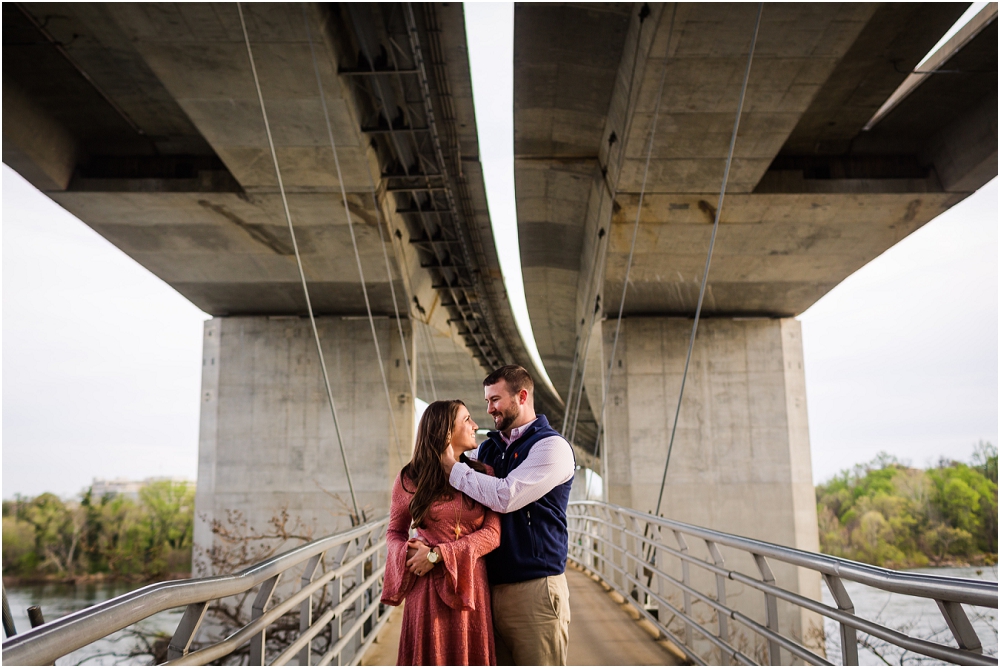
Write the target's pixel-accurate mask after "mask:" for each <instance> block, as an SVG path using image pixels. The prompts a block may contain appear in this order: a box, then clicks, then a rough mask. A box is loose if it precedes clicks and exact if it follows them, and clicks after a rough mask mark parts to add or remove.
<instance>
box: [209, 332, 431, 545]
mask: <svg viewBox="0 0 1000 668" xmlns="http://www.w3.org/2000/svg"><path fill="white" fill-rule="evenodd" d="M317 325H318V328H319V333H320V339H321V341H322V345H323V354H324V356H325V357H326V365H327V370H328V371H329V374H330V382H331V385H332V389H333V396H334V400H335V402H336V405H337V416H338V418H339V421H340V430H341V434H342V436H343V438H344V443H345V448H346V452H347V459H348V463H349V465H350V468H351V474H352V478H353V481H354V488H355V491H356V493H357V497H358V504H359V506H361V508H362V509H363V510H364V509H367V513H368V517H370V518H371V517H381V516H382V515H384V514H385V513H387V512H388V510H389V493H390V490H391V486H392V481H393V479H394V477H395V475H396V473H397V472H398V471H399V469H400V468H401V466H402V464H403V463H404V462H405V461H409V455H410V452H411V450H412V444H413V419H414V412H413V411H414V405H413V393H412V388H411V387H410V384H409V380H408V376H407V373H406V368H405V362H404V361H403V360H404V357H403V354H402V351H403V349H402V344H401V342H400V337H399V332H398V329H397V327H396V322H395V321H394V320H392V319H387V318H381V319H376V320H375V329H376V332H377V335H378V339H379V346H380V348H381V351H382V358H383V359H382V361H383V364H384V365H385V370H386V374H387V378H388V382H389V393H390V398H391V401H392V406H393V410H392V414H391V415H390V412H389V409H388V406H387V403H386V399H385V391H384V389H383V386H382V377H381V375H380V372H379V368H378V360H377V358H376V356H375V345H374V343H373V341H372V333H371V328H370V327H369V323H368V320H367V318H355V317H351V318H346V317H322V318H317ZM403 332H404V335H405V337H406V343H405V345H406V346H407V347H408V351H407V354H408V356H409V359H410V360H411V362H412V361H413V359H414V354H415V351H414V347H413V345H412V336H411V330H410V324H409V322H407V321H404V322H403ZM204 337H205V338H204V359H203V372H202V393H201V433H200V442H199V455H198V491H197V496H196V498H195V517H196V522H195V545H196V547H197V548H202V549H209V548H210V547H211V546H212V544H213V542H214V541H213V535H212V532H211V522H212V521H213V520H218V521H220V522H223V523H226V522H227V521H228V517H227V514H228V513H230V512H231V511H234V510H239V511H240V512H241V513H243V515H244V517H245V518H246V520H247V521H248V522H249V524H250V525H251V526H252V527H253V528H254V529H255V530H257V531H258V532H265V531H267V530H268V528H269V527H268V523H269V520H270V519H271V518H272V517H273V516H274V515H275V514H276V513H279V512H280V511H281V510H282V509H286V510H287V512H288V514H289V516H290V518H291V523H294V521H295V520H296V519H297V520H299V521H300V522H301V524H302V525H303V526H304V527H306V528H308V529H310V530H312V532H313V535H314V536H316V537H319V536H323V535H326V534H329V533H333V532H335V531H340V530H343V529H346V528H348V527H350V517H349V512H350V508H351V496H350V492H349V490H348V485H347V476H346V475H345V472H344V464H343V460H342V458H341V454H340V448H339V444H338V442H337V435H336V431H335V430H334V424H333V418H332V417H331V415H330V408H329V404H328V400H327V394H326V389H325V387H324V384H323V376H322V370H321V368H320V364H319V356H318V355H317V353H316V344H315V341H314V339H313V334H312V330H311V328H310V325H309V320H308V318H298V317H294V318H289V317H222V318H213V319H212V320H209V321H208V322H206V323H205V334H204ZM393 422H395V425H396V433H398V437H399V449H398V450H397V445H396V434H394V432H393V429H392V423H393ZM291 523H290V524H291ZM300 533H301V531H300Z"/></svg>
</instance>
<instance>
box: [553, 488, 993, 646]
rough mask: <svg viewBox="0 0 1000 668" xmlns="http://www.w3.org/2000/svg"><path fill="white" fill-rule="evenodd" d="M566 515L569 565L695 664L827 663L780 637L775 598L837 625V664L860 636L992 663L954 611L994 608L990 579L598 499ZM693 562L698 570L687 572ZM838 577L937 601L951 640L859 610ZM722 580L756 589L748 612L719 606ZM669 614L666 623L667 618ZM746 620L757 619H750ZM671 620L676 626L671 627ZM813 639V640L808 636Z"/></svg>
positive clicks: (972, 631)
mask: <svg viewBox="0 0 1000 668" xmlns="http://www.w3.org/2000/svg"><path fill="white" fill-rule="evenodd" d="M568 521H569V535H570V539H569V542H570V546H569V547H570V549H569V559H570V561H571V562H574V563H575V564H576V565H578V566H579V567H581V568H582V569H584V570H585V571H588V572H591V573H593V574H594V575H596V576H597V577H599V578H601V579H602V580H604V582H606V583H607V584H608V585H609V586H610V587H612V588H613V589H615V590H616V591H617V592H618V593H619V594H620V595H622V596H623V597H625V598H626V599H631V600H632V601H633V603H634V607H635V608H636V609H637V610H638V611H639V613H640V614H641V615H642V616H644V617H645V618H646V620H647V621H649V622H650V623H651V624H653V625H654V626H655V627H656V629H657V630H658V631H659V633H660V634H661V635H662V636H663V637H664V638H666V639H667V640H669V641H670V642H672V643H674V644H675V645H676V646H677V647H678V648H680V649H681V651H683V652H684V653H685V654H686V655H687V658H688V659H690V660H691V661H693V662H694V663H697V664H699V665H707V664H712V663H722V664H732V663H741V664H745V665H757V663H758V661H761V659H764V660H766V662H767V663H769V664H771V665H778V664H780V663H781V661H782V656H781V655H782V650H784V652H785V653H786V658H787V659H791V660H798V661H803V662H805V663H808V664H812V665H833V664H831V663H830V661H828V660H827V659H826V658H825V657H823V656H821V655H820V654H818V653H817V652H816V651H814V650H817V649H818V647H814V648H813V649H810V648H809V647H807V646H806V645H805V644H803V640H802V638H795V637H792V635H793V634H791V633H788V629H786V631H785V633H782V630H781V628H779V623H778V620H779V605H778V604H779V602H782V608H783V609H785V610H791V611H793V612H801V611H802V610H805V611H809V612H811V613H816V614H818V615H822V616H823V617H826V618H827V619H830V620H833V621H834V622H836V624H837V625H838V626H839V636H840V638H839V640H840V650H841V658H842V661H843V664H844V665H858V645H859V643H858V633H859V632H861V633H865V634H868V636H870V637H873V638H877V639H880V640H881V641H884V642H886V643H888V644H890V645H895V646H896V647H899V648H903V649H904V650H908V651H910V652H914V653H916V654H920V655H923V656H926V657H931V658H932V659H938V660H941V661H947V662H950V663H956V664H961V665H996V663H997V659H996V658H993V657H989V656H986V655H984V654H983V653H982V643H981V642H980V639H979V637H978V636H977V634H976V631H975V629H974V628H973V626H972V624H971V622H970V621H969V617H968V615H967V614H966V611H965V610H964V609H963V607H962V606H963V605H969V606H980V607H983V608H992V609H996V608H997V583H996V582H983V581H979V580H967V579H959V578H950V577H941V576H933V575H926V574H920V573H907V572H900V571H891V570H887V569H884V568H877V567H874V566H868V565H865V564H860V563H857V562H854V561H848V560H846V559H838V558H836V557H830V556H827V555H823V554H816V553H812V552H805V551H802V550H796V549H793V548H788V547H783V546H780V545H775V544H772V543H766V542H763V541H758V540H753V539H750V538H743V537H740V536H735V535H732V534H726V533H721V532H718V531H712V530H711V529H704V528H701V527H696V526H692V525H690V524H684V523H682V522H675V521H672V520H667V519H664V518H662V517H657V516H655V515H649V514H646V513H641V512H638V511H635V510H631V509H628V508H622V507H620V506H615V505H612V504H607V503H601V502H597V501H581V502H575V503H571V504H570V505H569V514H568ZM668 543H669V544H668ZM699 543H700V544H702V545H704V549H703V550H701V549H699V550H698V552H701V553H704V554H705V555H706V558H700V557H698V556H695V553H694V551H693V550H692V547H699V545H698V544H699ZM724 551H725V552H726V553H727V554H728V555H730V557H731V559H732V560H733V561H738V560H742V561H743V562H744V563H752V564H753V566H752V567H751V570H753V569H754V567H755V570H756V571H757V572H756V573H754V574H752V575H750V574H746V573H743V572H740V571H739V570H733V569H732V567H727V566H726V562H725V558H724V556H723V552H724ZM778 564H781V565H787V566H782V567H781V568H783V569H784V570H786V571H790V572H791V573H796V572H797V569H795V568H791V569H789V568H787V567H788V566H791V567H798V568H802V569H808V570H810V571H814V572H816V573H818V574H820V575H821V576H822V578H823V579H824V580H825V581H826V584H827V587H828V588H829V591H830V593H831V595H832V597H833V599H834V601H835V602H836V606H837V607H831V606H828V605H825V604H823V603H821V602H819V601H815V600H812V599H810V598H807V597H805V596H802V595H801V594H799V593H796V592H795V591H790V590H789V589H786V588H783V587H781V586H779V585H778V583H777V582H776V581H775V576H774V573H773V572H772V565H774V566H775V569H776V570H781V569H779V566H778ZM692 567H694V568H695V569H700V571H696V573H695V574H694V576H692ZM671 571H672V572H673V573H674V574H671ZM678 571H679V575H677V573H678ZM796 579H797V578H796ZM699 580H701V581H702V584H704V583H705V582H711V583H712V584H711V585H709V586H708V587H707V589H714V591H711V592H709V591H702V590H701V589H699V588H698V584H697V581H699ZM845 580H846V581H850V582H855V583H860V584H863V585H867V586H870V587H874V588H876V589H880V590H882V591H885V592H892V593H894V594H902V595H906V596H912V597H919V598H923V599H930V600H933V601H935V602H936V603H937V607H938V609H939V610H940V611H941V614H942V616H943V617H944V621H945V622H946V623H947V626H948V629H949V630H950V631H951V634H952V637H953V639H954V641H955V645H956V646H949V645H945V644H941V643H937V642H931V641H928V640H924V639H920V638H916V637H912V636H909V635H906V634H905V633H901V632H899V631H897V630H894V629H891V628H888V627H887V626H884V625H882V624H880V623H878V622H876V621H872V620H869V619H865V618H863V617H861V616H859V615H858V614H857V613H856V612H855V610H854V603H853V602H852V601H851V597H850V596H849V594H848V592H847V589H846V588H845V586H844V581H845ZM727 582H735V583H741V584H742V585H743V588H750V589H752V590H756V591H757V592H759V593H760V594H761V595H762V600H763V605H762V606H760V605H759V604H757V605H756V606H749V607H756V608H757V610H751V609H749V607H748V605H746V604H747V603H751V601H750V600H749V599H747V598H745V597H743V599H742V602H741V604H739V605H733V604H729V605H727V602H726V595H727V591H726V584H727ZM702 589H706V587H702ZM731 598H732V597H731ZM752 603H754V604H756V603H757V602H756V601H753V602H752ZM695 605H698V606H699V608H700V609H701V610H703V611H710V614H709V615H708V616H707V619H706V618H705V617H704V616H703V617H702V618H701V619H698V618H697V615H696V614H695V611H694V606H695ZM668 616H669V617H670V619H666V618H667V617H668ZM754 616H757V617H758V619H762V620H763V622H761V621H758V620H757V619H754V618H753V617H754ZM787 618H788V617H787V616H786V617H785V619H787ZM732 622H737V623H738V624H739V625H740V626H742V627H743V628H745V629H747V630H749V632H750V633H751V634H752V635H751V638H752V639H753V641H754V644H759V645H761V650H762V651H761V652H758V653H756V654H757V655H756V656H755V657H754V658H756V659H757V661H755V660H754V658H751V657H750V656H748V655H747V653H746V648H745V647H740V646H739V643H737V642H735V641H736V638H735V635H734V633H733V630H734V629H733V628H731V624H732ZM671 624H673V625H674V627H675V628H674V630H671V629H670V628H669V626H670V625H671ZM677 626H683V630H682V631H680V630H677V629H676V627H677ZM681 635H683V638H682V637H680V636H681ZM797 635H801V632H799V633H798V634H797ZM744 638H745V637H744ZM743 644H744V645H745V644H746V643H745V642H744V643H743ZM807 644H810V643H807ZM811 644H813V645H816V644H818V643H816V642H815V641H814V642H813V643H811ZM763 646H766V650H764V647H763ZM751 653H754V652H752V651H751ZM761 662H762V661H761Z"/></svg>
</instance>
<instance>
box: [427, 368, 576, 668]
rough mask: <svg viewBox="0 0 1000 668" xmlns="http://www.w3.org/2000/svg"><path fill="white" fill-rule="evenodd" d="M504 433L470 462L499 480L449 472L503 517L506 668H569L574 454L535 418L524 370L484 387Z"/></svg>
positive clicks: (498, 592)
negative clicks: (570, 506)
mask: <svg viewBox="0 0 1000 668" xmlns="http://www.w3.org/2000/svg"><path fill="white" fill-rule="evenodd" d="M483 387H484V390H485V394H486V404H487V411H488V412H489V414H490V416H491V417H492V418H493V423H494V425H495V426H496V431H493V432H490V435H489V437H488V438H487V440H486V441H484V442H483V443H482V444H481V445H480V446H479V448H477V449H476V450H475V451H472V452H470V453H468V454H469V456H471V457H473V458H475V459H478V460H479V461H480V462H483V463H484V464H488V465H489V466H492V467H493V470H494V472H495V473H496V477H493V476H488V475H484V474H481V473H476V472H475V471H473V470H472V469H471V468H470V467H469V466H468V465H466V464H462V463H460V462H456V461H455V458H454V454H453V453H452V452H451V449H450V448H449V449H447V450H446V451H445V456H444V465H445V471H446V472H447V473H448V476H449V481H450V482H451V485H452V487H454V488H455V489H458V490H460V491H462V492H464V493H465V494H467V495H468V496H470V497H472V498H473V499H476V500H477V501H479V502H480V503H482V504H483V505H485V506H487V507H489V508H492V509H493V510H495V511H497V512H498V513H501V515H500V526H501V532H500V547H499V548H497V549H496V550H494V551H493V552H490V553H489V554H487V555H486V570H487V573H488V574H489V579H490V585H491V591H492V598H493V628H494V632H495V633H494V636H495V639H496V650H497V662H498V663H499V664H500V665H518V666H532V665H534V666H546V665H549V666H555V665H561V666H565V665H566V655H567V649H568V645H569V618H570V614H569V589H568V587H567V585H566V573H565V571H566V554H567V552H568V548H569V534H568V531H567V527H566V505H567V503H568V502H569V490H570V486H571V485H572V484H573V473H574V471H575V469H576V457H575V455H574V454H573V448H572V447H571V446H570V444H569V443H568V442H567V441H566V439H564V438H563V437H562V436H560V435H559V432H557V431H556V430H555V429H553V428H552V427H550V426H549V421H548V420H547V419H546V418H545V416H544V415H535V400H534V390H535V384H534V382H532V380H531V376H529V375H528V372H527V371H525V370H524V369H523V368H522V367H519V366H515V365H507V366H503V367H500V368H499V369H497V370H496V371H494V372H493V373H491V374H490V375H489V376H487V377H486V380H484V381H483Z"/></svg>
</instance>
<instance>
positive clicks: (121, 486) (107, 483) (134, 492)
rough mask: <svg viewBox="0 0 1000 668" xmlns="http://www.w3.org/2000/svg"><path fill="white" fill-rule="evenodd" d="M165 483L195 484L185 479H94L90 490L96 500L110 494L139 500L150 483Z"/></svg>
mask: <svg viewBox="0 0 1000 668" xmlns="http://www.w3.org/2000/svg"><path fill="white" fill-rule="evenodd" d="M164 481H169V482H173V483H177V484H184V485H193V484H194V483H193V482H191V481H190V480H185V479H184V478H169V477H162V476H161V477H153V478H146V479H145V480H128V479H126V478H115V479H113V480H108V479H105V478H94V482H93V483H92V484H91V486H90V490H91V494H92V496H93V498H94V499H102V498H104V497H105V496H107V495H109V494H110V495H111V496H125V497H128V498H130V499H135V500H138V499H139V490H141V489H142V488H143V487H145V486H146V485H149V484H150V483H154V482H164Z"/></svg>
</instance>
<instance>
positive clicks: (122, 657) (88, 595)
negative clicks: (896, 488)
mask: <svg viewBox="0 0 1000 668" xmlns="http://www.w3.org/2000/svg"><path fill="white" fill-rule="evenodd" d="M916 571H917V572H920V573H931V574H935V575H947V576H950V577H960V578H974V579H979V580H990V581H993V582H996V580H997V569H996V567H995V566H993V567H985V568H921V569H916ZM844 584H845V586H846V587H847V591H848V593H849V594H850V595H851V600H852V601H854V606H855V609H856V610H857V611H858V614H860V615H861V616H863V617H865V618H867V619H871V620H875V621H881V623H883V624H884V625H886V626H889V627H891V628H894V629H896V630H898V631H902V632H904V633H906V634H908V635H914V636H918V637H922V638H927V639H929V640H936V641H938V642H942V643H949V642H950V639H951V634H950V632H949V631H948V629H947V626H946V624H945V622H944V618H943V617H942V616H941V613H940V612H939V611H938V608H937V605H936V604H935V603H934V602H933V601H928V600H923V599H915V598H912V597H906V596H899V595H894V594H887V593H885V592H882V591H879V590H877V589H872V588H870V587H866V586H864V585H858V584H854V583H852V582H845V583H844ZM136 586H138V585H128V584H121V583H100V584H84V585H54V584H49V585H37V586H26V587H8V588H7V599H8V602H9V603H10V608H11V614H12V615H13V616H14V624H15V626H16V628H17V630H18V631H20V632H24V631H26V630H28V629H29V628H30V624H29V623H28V615H27V612H26V611H27V609H28V607H29V606H32V605H40V606H41V607H42V613H43V614H44V615H45V619H46V621H51V620H53V619H57V618H59V617H62V616H63V615H66V614H69V613H71V612H75V611H76V610H81V609H83V608H86V607H88V606H91V605H94V604H95V603H100V602H101V601H106V600H107V599H109V598H112V597H114V596H119V595H121V594H124V593H126V592H128V591H130V590H131V589H134V588H135V587H136ZM823 601H824V602H825V603H827V604H828V605H830V606H833V607H836V606H835V604H834V602H833V599H832V598H831V596H830V593H829V592H828V591H827V590H826V586H825V584H824V586H823ZM967 610H970V609H968V608H967ZM183 612H184V610H183V609H182V608H179V609H176V610H168V611H166V612H162V613H160V614H158V615H155V616H153V617H151V618H149V619H148V620H146V621H144V622H142V623H141V625H140V629H141V631H142V632H143V633H147V634H152V633H165V634H171V633H173V630H174V629H175V628H177V623H178V622H180V619H181V615H182V614H183ZM970 612H971V613H973V614H970V619H971V620H972V623H973V626H975V628H976V631H977V632H978V633H979V638H980V640H981V641H982V643H983V649H984V650H985V651H986V653H987V654H990V655H992V656H996V655H997V612H996V610H982V609H979V608H975V609H971V610H970ZM975 613H978V614H975ZM824 630H825V632H826V638H827V641H826V651H827V657H828V658H829V659H830V661H832V662H834V663H838V662H839V661H840V643H839V637H840V636H839V632H838V626H837V623H836V622H832V621H830V620H827V621H826V626H825V629H824ZM861 637H863V636H861ZM135 647H136V640H135V637H134V636H132V635H128V634H125V633H121V632H119V633H116V634H114V635H112V636H110V637H108V638H105V639H104V640H101V641H98V642H96V643H94V644H92V645H90V646H88V647H85V648H83V649H80V650H77V651H76V652H73V653H72V654H69V655H67V656H65V657H63V658H61V659H59V660H58V661H57V662H56V665H60V666H73V665H105V666H107V665H116V664H117V665H134V664H137V663H145V664H148V663H149V661H150V660H151V658H152V657H151V656H150V655H140V656H132V657H129V656H128V654H129V652H130V651H132V650H133V649H134V648H135ZM872 650H874V651H872ZM872 650H869V649H866V648H863V647H862V648H861V650H860V652H859V655H860V660H861V664H862V665H872V666H876V665H884V664H885V661H887V662H889V663H891V664H895V665H898V664H899V663H900V659H903V660H904V662H905V663H906V664H921V663H923V664H936V663H939V662H938V661H936V660H927V659H923V658H922V657H917V656H914V655H912V654H907V655H905V656H904V655H903V652H902V651H901V650H899V649H898V648H894V647H878V646H873V648H872ZM874 652H879V653H880V654H882V656H883V657H884V658H885V661H882V660H880V659H879V658H878V657H877V656H876V654H875V653H874Z"/></svg>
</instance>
